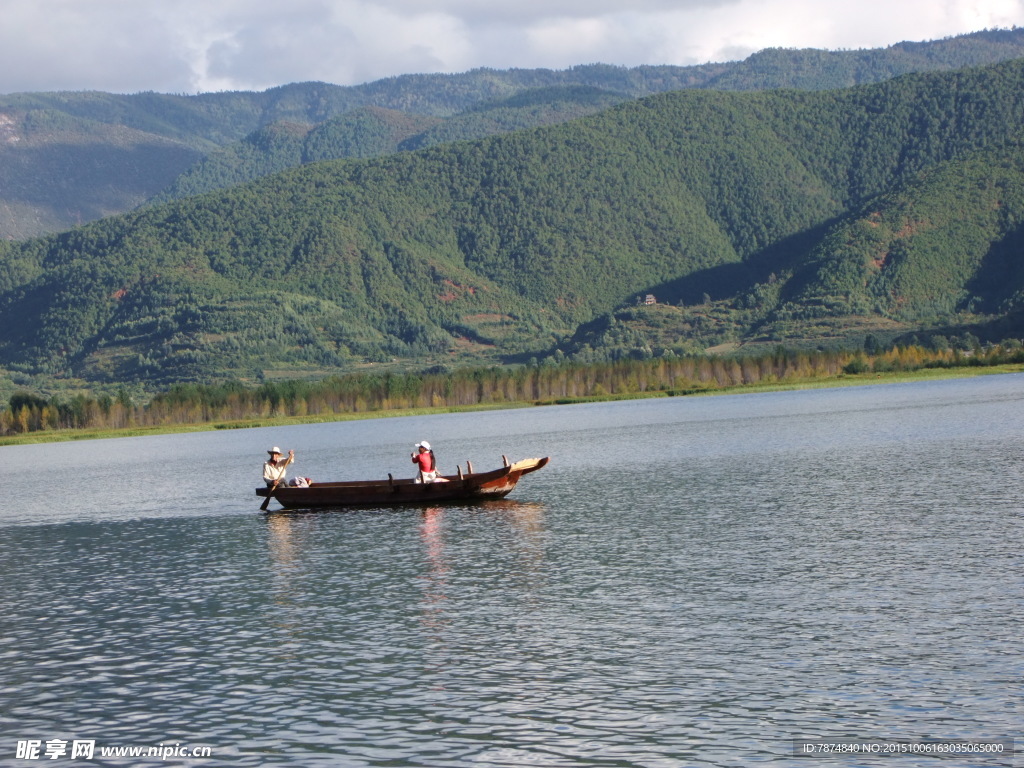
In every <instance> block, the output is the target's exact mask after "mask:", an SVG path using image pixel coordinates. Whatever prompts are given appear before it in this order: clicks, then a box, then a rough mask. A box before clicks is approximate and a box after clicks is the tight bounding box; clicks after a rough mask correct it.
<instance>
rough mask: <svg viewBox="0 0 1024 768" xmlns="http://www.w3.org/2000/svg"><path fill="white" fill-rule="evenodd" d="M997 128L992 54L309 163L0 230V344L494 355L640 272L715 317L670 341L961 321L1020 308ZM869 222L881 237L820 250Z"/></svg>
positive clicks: (1009, 90) (642, 104) (115, 357)
mask: <svg viewBox="0 0 1024 768" xmlns="http://www.w3.org/2000/svg"><path fill="white" fill-rule="evenodd" d="M1022 120H1024V62H1022V61H1017V62H1010V63H1007V64H1002V65H998V66H995V67H990V68H985V69H981V70H967V71H962V72H956V73H948V74H942V75H914V76H906V77H902V78H899V79H897V80H894V81H890V82H887V83H884V84H880V85H875V86H869V87H858V88H854V89H850V90H847V91H842V92H836V93H828V92H816V93H807V92H795V91H786V92H774V93H714V92H693V91H690V92H677V93H671V94H664V95H661V96H654V97H649V98H647V99H643V100H639V101H631V102H628V103H624V104H621V105H619V106H618V107H615V108H612V109H610V110H608V111H605V112H602V113H600V114H598V115H594V116H590V117H586V118H581V119H579V120H575V121H572V122H568V123H564V124H561V125H557V126H551V127H547V128H539V129H535V130H532V131H526V132H517V133H512V134H508V135H504V136H499V137H492V138H487V139H483V140H479V141H475V142H458V143H453V144H447V145H440V146H436V147H432V148H429V149H425V150H421V151H419V152H415V153H406V154H397V155H390V156H387V157H382V158H376V159H371V160H363V161H326V162H321V163H314V164H310V165H307V166H303V167H300V168H296V169H292V170H289V171H286V172H283V173H280V174H276V175H274V176H270V177H267V178H264V179H261V180H259V181H257V182H254V183H251V184H247V185H242V186H239V187H236V188H233V189H231V190H226V191H222V192H217V193H211V194H208V195H204V196H200V197H196V198H190V199H187V200H181V201H177V202H174V203H170V204H167V205H164V206H160V207H155V208H152V209H147V210H145V211H139V212H136V213H133V214H130V215H126V216H124V217H120V218H114V219H108V220H105V221H102V222H98V223H96V224H93V225H90V226H88V227H83V228H81V229H79V230H76V231H74V232H70V233H65V234H62V235H59V236H53V237H50V238H45V239H40V240H36V241H30V242H27V243H20V244H7V245H6V246H4V247H3V248H2V250H0V265H2V270H0V327H3V328H4V329H5V332H4V336H3V337H2V339H0V361H3V362H5V363H6V364H8V365H11V366H15V367H17V368H18V369H20V370H24V371H32V372H47V373H51V374H76V375H86V376H89V377H93V378H96V379H113V380H120V379H125V378H132V377H138V378H142V379H146V380H148V381H166V380H176V379H190V378H193V379H194V378H200V379H206V378H211V377H216V376H219V375H246V376H252V375H255V372H256V371H267V370H271V369H274V368H275V367H277V368H281V367H285V368H287V369H288V370H294V371H301V370H305V371H309V372H315V371H323V370H325V369H337V368H344V367H351V366H355V365H358V364H360V363H361V362H362V361H364V360H371V361H372V360H385V359H391V358H399V359H406V360H415V361H418V362H421V363H422V362H435V363H436V362H440V361H444V360H454V361H459V360H462V359H466V358H465V356H473V357H474V359H481V358H485V359H493V360H497V359H502V358H507V357H509V356H515V355H529V354H538V353H543V352H544V351H545V350H549V349H551V348H552V346H553V345H555V344H556V343H559V340H560V339H561V338H563V337H566V336H568V335H570V334H572V333H573V332H574V331H575V329H576V328H577V327H578V326H580V325H581V324H586V323H589V322H591V321H593V320H594V319H595V318H598V317H600V316H601V315H603V314H606V313H609V312H613V311H615V310H616V308H617V307H621V306H622V305H623V304H628V303H632V302H633V301H635V298H636V297H637V295H640V294H644V293H646V292H648V291H654V292H656V294H657V295H658V298H659V300H661V301H663V302H666V301H667V302H668V303H670V304H678V303H679V302H682V303H683V304H686V305H693V304H695V303H697V302H700V303H701V305H702V306H705V307H708V308H713V309H714V310H715V312H714V313H711V314H712V315H714V316H711V315H709V314H708V312H704V314H705V315H708V316H707V317H706V318H705V319H704V320H702V321H701V322H702V323H705V325H707V324H710V325H711V326H715V324H717V326H715V327H710V326H709V327H707V328H703V329H698V330H699V333H698V332H697V331H694V329H693V328H692V327H691V328H690V330H687V329H686V328H685V323H682V324H680V326H679V334H678V336H679V342H678V344H677V346H679V347H680V348H681V349H684V348H686V347H687V345H688V339H687V334H691V335H692V336H693V338H699V339H701V340H702V342H701V343H704V344H707V343H711V342H717V341H720V340H722V339H723V338H726V337H728V336H730V335H731V336H732V337H734V338H736V339H744V338H751V339H753V338H758V337H764V336H765V335H766V334H767V335H772V334H774V337H775V338H792V337H794V334H797V333H801V332H802V333H804V336H805V337H806V336H809V335H813V334H820V333H821V330H820V329H817V328H816V327H815V324H820V323H819V321H820V319H821V318H822V317H825V316H827V317H828V318H830V321H829V322H833V321H834V323H843V322H846V321H848V320H850V321H852V320H853V319H855V318H854V316H858V317H859V316H863V315H865V314H870V315H872V316H874V317H876V318H878V319H884V320H886V322H889V323H896V324H897V325H899V327H901V328H905V329H912V328H914V327H925V326H924V325H923V324H924V323H925V321H927V323H929V324H931V325H936V324H941V323H947V322H954V321H955V322H965V320H964V318H963V317H961V316H960V315H958V314H957V313H959V312H962V311H966V310H973V311H975V312H977V311H982V310H986V309H991V310H995V311H1001V310H1002V309H1007V310H1009V309H1010V308H1012V306H1014V305H1015V302H1017V301H1018V300H1019V291H1020V290H1021V288H1022V286H1021V285H1020V284H1019V276H1020V271H1019V268H1018V267H1017V266H1015V265H1017V264H1018V261H1017V260H1016V259H1017V254H1018V251H1016V250H1014V249H1015V248H1016V245H1015V244H1016V243H1019V238H1020V230H1019V225H1018V224H1017V222H1019V221H1020V216H1021V209H1020V199H1019V195H1018V194H1017V192H1016V191H1015V190H1016V189H1017V187H1018V186H1019V184H1020V183H1021V182H1020V178H1021V164H1020V162H1019V143H1020V138H1021V129H1020V126H1021V125H1022V124H1024V122H1022ZM979 185H981V186H984V189H982V188H981V186H979ZM985 185H987V186H985ZM975 188H978V189H979V190H980V191H978V192H977V193H974V189H975ZM886 196H889V197H886ZM911 204H912V205H913V206H917V208H918V209H919V211H918V212H916V213H913V214H909V213H906V212H903V213H901V212H900V211H901V206H902V207H903V209H907V206H909V205H911ZM865 206H867V207H865ZM957 206H960V207H961V208H962V209H963V210H958V209H957ZM876 210H877V211H878V212H879V213H878V216H877V217H875V211H876ZM873 217H874V218H873ZM875 218H877V220H878V221H879V222H886V224H885V227H886V228H885V231H886V232H888V233H889V234H887V235H885V236H884V237H882V238H881V239H878V238H876V240H873V241H871V240H866V241H865V244H864V245H857V244H856V243H855V245H856V247H850V248H846V250H843V249H844V248H845V247H846V246H845V245H844V243H847V241H850V240H851V239H854V240H855V239H856V238H855V235H857V233H859V232H861V231H862V230H864V229H865V228H867V229H868V230H870V229H871V225H872V222H873V221H874V220H875ZM890 219H891V221H890ZM919 219H927V220H929V221H932V222H935V223H936V225H935V226H934V227H933V228H932V229H929V228H927V227H925V226H923V225H922V224H920V222H919ZM957 227H960V228H962V230H963V231H962V232H961V231H959V230H957ZM879 229H881V227H879ZM928 233H932V234H930V235H929V234H928ZM911 234H914V235H915V237H910V235H911ZM954 234H955V235H956V237H954ZM926 235H928V236H926ZM1015 238H1016V239H1015ZM883 247H884V250H885V251H886V252H890V251H891V252H893V253H896V252H897V251H899V248H903V249H904V250H905V251H906V252H907V254H908V255H906V256H905V257H904V256H900V257H897V256H892V257H886V256H881V257H880V256H879V253H882V252H883ZM879 258H880V259H881V262H880V265H879V266H878V268H877V272H878V274H877V275H876V273H875V272H872V270H873V269H875V267H873V266H872V264H873V263H874V261H875V260H878V259H879ZM858 259H859V261H858ZM887 259H888V260H887ZM958 259H959V261H958ZM1011 267H1012V269H1011ZM1008 269H1009V270H1010V271H1009V272H1008V271H1007V270H1008ZM858 270H859V271H858ZM939 272H941V273H942V274H943V275H944V276H943V277H942V278H941V279H939V277H937V274H938V273H939ZM951 291H955V292H957V296H959V292H962V291H967V292H968V293H970V294H971V295H972V296H974V295H976V296H977V297H979V299H978V301H977V302H973V303H972V302H971V301H966V302H965V301H963V300H961V299H960V298H957V299H955V300H952V301H947V300H944V299H942V300H939V299H941V297H943V296H947V295H948V294H949V293H950V292H951ZM887 296H888V297H890V298H889V299H886V297H887ZM837 297H838V298H837ZM943 302H945V303H943ZM822 307H824V308H825V311H823V310H822ZM709 311H710V310H709ZM801 313H804V314H801ZM829 313H831V314H829ZM684 319H685V318H684ZM914 322H917V323H918V326H914V325H913V323H914ZM800 323H806V327H805V328H804V329H803V331H801V330H800V328H799V327H797V326H798V325H799V324H800Z"/></svg>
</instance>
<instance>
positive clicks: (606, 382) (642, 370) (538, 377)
mask: <svg viewBox="0 0 1024 768" xmlns="http://www.w3.org/2000/svg"><path fill="white" fill-rule="evenodd" d="M1019 365H1024V347H1022V345H1021V343H1020V342H1019V341H1016V340H1009V341H1004V342H1002V343H1000V344H991V345H987V346H984V347H982V346H978V347H976V348H974V349H969V350H964V349H954V348H948V347H947V348H945V349H932V348H926V347H923V346H918V345H909V346H896V347H892V348H891V349H887V350H884V351H877V352H875V353H868V352H865V351H863V350H856V351H849V350H846V351H843V350H834V351H813V352H807V351H793V350H784V349H781V348H779V349H776V350H774V351H772V352H765V353H763V354H758V355H748V356H736V357H716V356H687V357H675V356H663V357H651V358H647V359H634V358H626V359H620V360H616V361H610V362H603V363H588V364H581V363H576V362H571V361H570V362H561V363H558V364H555V363H547V364H541V365H531V366H522V367H517V368H499V367H491V368H464V369H456V370H452V371H445V370H435V371H432V372H431V371H428V372H424V373H419V374H414V373H381V374H377V373H373V374H368V373H354V374H347V375H342V376H333V377H330V378H326V379H322V380H318V381H305V380H289V381H281V382H268V383H264V384H261V385H259V386H255V387H252V386H246V385H244V384H242V383H240V382H227V383H221V384H176V385H174V386H172V387H171V388H170V389H168V390H167V391H165V392H162V393H159V394H157V395H155V396H153V397H152V398H151V399H150V400H149V401H148V402H146V403H135V402H133V401H132V399H131V398H130V397H129V396H127V394H126V393H125V392H123V391H122V392H121V394H120V395H119V396H117V397H111V396H109V395H104V396H99V397H89V396H86V395H76V396H74V397H72V398H71V399H69V400H67V401H62V400H60V399H59V398H57V397H54V398H51V399H49V400H47V399H44V398H42V397H39V396H38V395H34V394H31V393H29V392H17V393H15V394H14V395H12V396H11V398H10V401H9V403H8V405H7V407H6V408H4V409H3V410H2V411H0V438H4V442H6V443H17V442H22V441H26V442H27V441H32V440H38V439H54V440H59V439H77V438H78V437H86V436H95V435H93V434H92V433H95V432H97V431H103V432H105V433H110V434H111V435H115V434H118V433H126V434H127V433H131V431H132V430H141V431H151V430H165V431H179V430H185V429H190V428H218V427H219V428H227V427H244V426H258V425H259V424H260V423H262V422H266V421H268V420H270V421H274V420H299V421H301V420H310V421H314V420H331V419H339V418H353V417H355V418H360V417H368V416H379V415H385V414H388V415H390V414H395V415H401V414H403V413H408V412H411V411H421V412H422V411H423V410H439V411H443V410H457V409H469V408H477V407H506V406H513V405H517V404H545V403H559V402H563V403H565V402H575V401H585V400H600V399H615V398H629V397H641V396H652V395H687V394H698V393H704V392H714V391H722V390H733V389H742V388H753V387H770V386H797V385H808V384H814V383H822V384H826V385H827V384H829V383H840V382H841V380H843V379H846V380H856V379H858V378H859V379H868V380H877V377H880V376H890V375H898V374H901V373H907V372H913V371H921V370H923V369H966V370H965V372H969V369H974V370H975V371H976V370H978V369H982V368H986V369H993V368H995V367H997V366H1010V368H1009V370H1014V368H1013V366H1019Z"/></svg>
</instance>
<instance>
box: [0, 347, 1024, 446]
mask: <svg viewBox="0 0 1024 768" xmlns="http://www.w3.org/2000/svg"><path fill="white" fill-rule="evenodd" d="M1021 372H1024V365H1022V364H1004V365H993V366H985V367H979V366H963V367H955V368H922V369H918V370H913V371H893V372H886V373H875V372H869V373H861V374H846V373H843V374H838V375H836V376H828V377H820V376H819V377H806V378H797V379H792V380H787V381H783V382H773V383H758V384H748V385H734V386H710V385H709V386H701V387H693V388H688V389H683V390H654V391H648V392H638V393H629V394H619V395H596V396H592V397H562V398H551V399H544V400H532V401H518V402H502V403H486V404H476V405H465V406H449V407H436V408H397V409H381V410H372V411H360V412H356V413H352V412H345V413H337V414H327V415H324V414H320V415H317V416H270V417H262V418H258V419H238V420H215V421H208V422H200V423H189V424H165V425H157V426H145V427H125V428H122V429H55V430H40V431H36V432H28V433H25V434H20V435H8V436H4V437H0V446H12V445H28V444H33V443H51V442H63V441H69V440H100V439H110V438H121V437H139V436H143V435H162V434H181V433H187V432H210V431H214V430H222V429H254V428H258V427H281V426H288V425H292V424H319V423H329V422H339V421H355V420H363V419H383V418H393V417H397V416H422V415H428V414H439V413H467V412H475V411H493V410H506V409H510V408H529V407H537V406H544V405H567V404H575V403H593V402H610V401H614V400H636V399H641V398H651V397H674V396H675V397H685V396H689V397H692V396H700V395H723V394H741V393H754V392H780V391H789V390H799V389H825V388H832V387H849V386H863V385H868V384H890V383H901V382H914V381H931V380H940V379H956V378H968V377H973V376H986V375H993V374H1001V373H1021Z"/></svg>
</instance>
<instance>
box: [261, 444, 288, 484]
mask: <svg viewBox="0 0 1024 768" xmlns="http://www.w3.org/2000/svg"><path fill="white" fill-rule="evenodd" d="M267 453H269V454H270V458H269V459H267V460H266V461H265V462H264V463H263V480H264V481H265V482H266V484H267V487H268V488H272V487H274V486H276V485H280V484H281V483H283V482H284V476H285V472H286V471H287V469H288V465H289V464H291V463H292V462H293V461H295V451H288V458H287V459H282V458H281V449H280V448H278V447H277V446H276V445H275V446H274V447H273V448H272V449H270V450H269V451H267Z"/></svg>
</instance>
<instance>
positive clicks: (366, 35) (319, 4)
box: [0, 0, 1024, 94]
mask: <svg viewBox="0 0 1024 768" xmlns="http://www.w3.org/2000/svg"><path fill="white" fill-rule="evenodd" d="M1013 26H1024V0H855V1H854V0H0V93H17V92H25V91H58V90H71V91H83V90H98V91H107V92H112V93H136V92H139V91H157V92H160V93H188V94H191V93H200V92H211V91H225V90H245V91H253V90H255V91H262V90H265V89H267V88H272V87H274V86H277V85H285V84H287V83H294V82H303V81H310V80H316V81H323V82H328V83H334V84H337V85H357V84H359V83H365V82H371V81H373V80H379V79H381V78H385V77H392V76H395V75H402V74H416V73H428V72H465V71H467V70H470V69H474V68H477V67H490V68H493V69H510V68H525V69H532V68H538V67H541V68H548V69H566V68H568V67H572V66H574V65H577V64H594V63H604V64H617V65H622V66H629V67H632V66H637V65H640V64H674V65H680V66H686V65H692V64H704V63H707V62H723V61H735V60H739V59H744V58H746V57H747V56H749V55H750V54H751V53H754V52H755V51H759V50H762V49H764V48H823V49H829V50H855V49H859V48H884V47H886V46H889V45H892V44H894V43H898V42H901V41H905V40H911V41H925V40H937V39H941V38H944V37H950V36H953V35H958V34H964V33H967V32H976V31H979V30H983V29H995V28H1009V27H1013Z"/></svg>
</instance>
